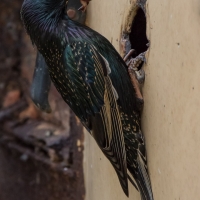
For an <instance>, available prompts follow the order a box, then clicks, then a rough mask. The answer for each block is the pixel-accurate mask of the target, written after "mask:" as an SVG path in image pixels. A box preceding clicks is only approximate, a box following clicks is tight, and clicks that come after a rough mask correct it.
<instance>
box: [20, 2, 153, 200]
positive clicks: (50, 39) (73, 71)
mask: <svg viewBox="0 0 200 200" xmlns="http://www.w3.org/2000/svg"><path fill="white" fill-rule="evenodd" d="M21 16H22V20H23V22H24V26H25V28H26V30H27V33H28V34H29V35H30V38H31V40H32V42H33V44H35V45H36V46H37V48H38V50H39V52H40V53H41V54H42V55H43V57H44V58H45V61H46V64H47V65H48V69H49V74H50V77H51V80H52V81H53V83H54V85H55V86H56V88H57V90H58V91H59V92H60V94H61V95H62V97H63V99H64V100H65V101H66V103H67V104H68V105H69V106H70V107H71V109H72V110H73V111H74V113H75V114H76V115H77V116H78V118H79V119H80V121H81V122H82V124H83V125H84V126H85V128H86V129H87V130H88V131H89V132H90V134H91V135H92V136H93V137H94V139H95V140H96V142H97V144H98V146H99V147H100V149H101V150H102V152H103V153H104V154H105V156H106V157H107V158H108V159H109V161H110V162H111V163H112V165H113V167H114V168H115V171H116V173H117V175H118V178H119V181H120V183H121V186H122V188H123V190H124V192H125V194H126V195H127V196H128V179H130V180H131V178H130V177H129V176H128V174H127V169H128V170H129V171H130V173H131V175H132V176H133V178H134V180H135V183H136V184H135V183H134V182H133V181H132V180H131V182H132V183H133V184H134V185H137V186H135V187H136V188H138V190H139V191H140V193H141V197H142V199H143V200H153V194H152V191H151V184H150V179H149V176H148V172H147V161H146V152H145V144H144V137H143V135H142V133H141V129H140V108H139V107H140V104H139V103H138V102H137V98H136V93H135V90H134V87H133V86H132V83H131V80H130V78H129V74H128V72H127V66H126V64H125V62H124V61H123V59H122V58H121V57H120V55H119V54H118V53H117V51H116V50H115V49H114V47H113V46H112V45H111V44H110V42H109V41H108V40H107V39H106V38H104V37H103V36H102V35H100V34H99V33H97V32H95V31H94V30H92V29H90V28H88V27H86V26H84V25H81V24H79V23H78V22H75V21H72V20H70V19H69V18H68V16H67V15H66V14H65V1H64V0H25V1H24V3H23V5H22V10H21Z"/></svg>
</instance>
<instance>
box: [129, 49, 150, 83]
mask: <svg viewBox="0 0 200 200" xmlns="http://www.w3.org/2000/svg"><path fill="white" fill-rule="evenodd" d="M143 62H146V58H145V52H143V53H141V54H139V55H138V56H137V57H136V58H131V59H130V60H129V61H127V66H128V71H129V73H135V76H136V78H137V80H138V82H139V83H140V84H142V83H144V80H145V72H144V70H143V69H142V68H140V66H141V64H142V63H143Z"/></svg>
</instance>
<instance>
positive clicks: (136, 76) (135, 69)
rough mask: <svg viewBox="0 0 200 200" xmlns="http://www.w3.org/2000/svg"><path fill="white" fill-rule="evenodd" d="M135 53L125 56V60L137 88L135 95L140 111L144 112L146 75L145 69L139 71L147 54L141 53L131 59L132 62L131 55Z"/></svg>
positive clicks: (133, 83)
mask: <svg viewBox="0 0 200 200" xmlns="http://www.w3.org/2000/svg"><path fill="white" fill-rule="evenodd" d="M132 52H133V51H130V53H129V55H128V54H127V56H125V58H124V59H125V60H126V63H127V66H128V73H129V76H130V79H131V82H132V85H133V87H134V88H135V93H136V97H137V102H138V105H137V106H138V108H139V110H142V108H143V104H144V100H143V96H142V93H141V84H142V83H143V82H144V78H145V73H144V70H143V68H141V69H139V67H140V65H141V64H142V62H144V61H145V53H141V54H140V55H138V56H137V57H136V58H131V59H130V60H129V59H128V57H130V54H132Z"/></svg>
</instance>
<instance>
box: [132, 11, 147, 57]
mask: <svg viewBox="0 0 200 200" xmlns="http://www.w3.org/2000/svg"><path fill="white" fill-rule="evenodd" d="M129 37H130V42H131V48H132V49H134V50H135V54H134V57H136V56H138V55H139V54H140V53H142V52H144V51H146V50H147V49H148V46H147V44H148V42H149V41H148V39H147V36H146V16H145V13H144V11H143V10H142V9H141V8H139V9H138V11H137V14H136V16H135V18H134V20H133V23H132V27H131V33H130V35H129Z"/></svg>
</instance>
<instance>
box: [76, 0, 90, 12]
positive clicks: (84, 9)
mask: <svg viewBox="0 0 200 200" xmlns="http://www.w3.org/2000/svg"><path fill="white" fill-rule="evenodd" d="M90 1H91V0H80V2H81V4H82V6H81V7H80V8H79V9H78V10H82V11H83V12H85V11H86V9H87V6H88V4H89V2H90Z"/></svg>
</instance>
